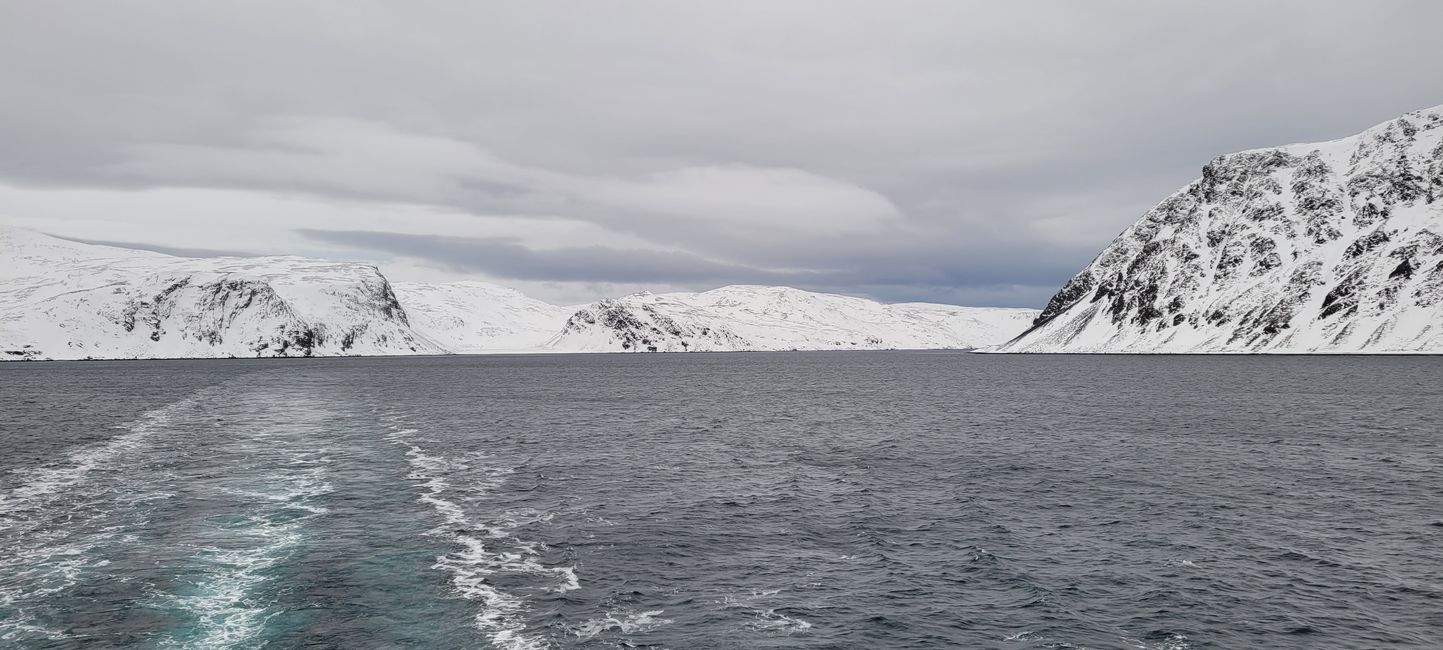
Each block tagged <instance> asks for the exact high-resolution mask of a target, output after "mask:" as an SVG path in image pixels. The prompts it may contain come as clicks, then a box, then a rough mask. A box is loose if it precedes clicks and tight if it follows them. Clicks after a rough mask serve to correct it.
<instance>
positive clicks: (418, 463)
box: [387, 416, 580, 650]
mask: <svg viewBox="0 0 1443 650" xmlns="http://www.w3.org/2000/svg"><path fill="white" fill-rule="evenodd" d="M390 419H392V420H393V421H399V420H400V418H399V417H395V416H392V417H391V418H390ZM392 428H393V429H394V431H393V432H392V433H390V434H389V435H388V436H387V439H389V440H390V441H391V442H393V443H395V444H397V445H402V446H404V447H405V448H406V460H407V462H408V463H409V464H410V467H411V472H410V473H409V474H408V475H407V478H408V479H410V480H412V481H415V482H417V483H418V484H419V485H420V487H421V488H422V489H423V490H424V492H422V494H421V495H420V496H419V497H417V501H419V502H420V503H424V504H427V505H429V506H431V508H432V509H433V510H435V512H436V514H438V515H439V516H440V517H441V520H442V524H441V525H440V526H437V527H436V528H434V529H432V530H430V531H427V533H426V534H427V535H429V536H432V537H437V538H440V539H445V540H447V541H449V542H451V543H452V545H453V547H454V548H453V550H452V551H451V552H449V553H446V554H445V555H441V556H438V557H437V558H436V564H435V565H433V568H436V569H441V570H444V571H446V572H447V573H448V574H449V575H450V576H451V586H452V588H454V589H455V591H456V594H457V595H458V596H460V597H461V598H464V599H466V600H471V601H476V602H478V603H480V609H479V611H478V612H477V613H476V617H475V620H474V622H475V625H476V627H477V628H478V629H479V630H481V631H482V632H483V633H485V634H486V635H487V637H488V638H489V639H490V640H491V642H492V643H494V644H496V645H497V646H499V647H502V648H508V649H512V650H530V649H534V648H544V647H548V646H549V644H548V643H547V641H546V640H545V639H543V638H541V637H538V636H535V635H529V634H526V624H525V621H524V620H523V615H524V613H525V612H526V610H527V609H528V607H527V603H526V600H525V599H524V598H522V597H520V596H517V595H515V594H511V593H507V592H505V591H502V590H500V589H497V588H496V587H495V586H493V585H492V584H490V582H489V578H490V576H492V575H494V574H496V573H499V572H506V573H522V574H528V575H534V576H538V577H541V578H544V579H546V580H548V581H550V582H551V583H552V585H551V586H550V587H549V588H550V589H551V590H553V591H558V592H561V591H570V590H572V589H577V588H579V586H580V585H579V584H578V581H577V577H576V570H575V567H548V566H545V565H543V564H541V562H540V561H539V560H538V555H539V552H538V548H537V547H538V546H539V545H538V544H537V543H535V542H525V541H522V540H519V539H516V538H515V536H514V535H513V532H514V531H515V529H516V528H517V527H519V526H521V525H524V524H526V523H531V522H534V521H536V520H537V519H538V518H537V517H530V518H527V517H520V516H516V515H517V513H506V515H504V516H503V517H500V518H498V519H497V520H494V521H485V522H483V521H477V520H474V519H472V518H471V517H470V516H468V515H467V513H466V509H465V508H464V507H463V506H462V505H461V503H463V502H465V501H466V500H468V499H466V498H465V497H458V496H456V495H457V494H464V495H466V496H469V497H475V496H480V495H484V494H486V493H488V492H491V491H493V490H495V489H496V488H497V487H499V486H500V485H501V484H502V483H503V482H504V481H505V480H506V478H507V476H509V475H510V474H512V473H513V472H514V470H513V469H512V468H506V467H496V466H488V465H483V464H481V462H482V461H485V460H486V457H485V456H481V455H471V456H468V457H466V458H463V459H451V458H446V457H442V456H437V455H432V454H429V453H427V452H426V451H425V450H424V449H423V448H422V447H421V446H420V445H418V444H416V441H415V439H416V434H417V430H416V429H409V428H403V427H401V426H398V425H393V426H392ZM457 479H464V481H465V485H464V486H460V487H458V486H455V485H453V481H455V480H457ZM458 501H460V502H458ZM544 517H545V515H542V516H541V518H543V519H544ZM505 546H509V547H510V548H512V549H514V550H502V548H503V547H505ZM493 547H494V548H493Z"/></svg>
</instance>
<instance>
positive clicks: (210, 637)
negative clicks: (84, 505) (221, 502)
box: [154, 466, 332, 648]
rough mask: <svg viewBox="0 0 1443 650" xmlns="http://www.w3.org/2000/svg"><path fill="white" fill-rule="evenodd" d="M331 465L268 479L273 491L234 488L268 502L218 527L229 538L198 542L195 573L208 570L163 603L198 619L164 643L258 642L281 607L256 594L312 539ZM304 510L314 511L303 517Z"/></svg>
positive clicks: (159, 603)
mask: <svg viewBox="0 0 1443 650" xmlns="http://www.w3.org/2000/svg"><path fill="white" fill-rule="evenodd" d="M324 470H325V468H324V467H323V466H315V467H311V468H309V469H306V470H303V471H301V472H298V473H296V474H292V475H285V474H280V475H274V476H271V477H269V478H268V479H267V480H266V484H267V485H270V486H278V487H277V488H276V489H272V490H268V491H251V490H232V491H231V492H232V493H233V494H237V495H240V496H249V497H253V498H255V497H258V498H256V501H258V502H259V503H260V504H261V507H260V508H258V509H256V510H254V511H253V512H251V513H249V514H248V515H247V516H246V517H245V518H244V519H242V520H240V521H238V522H236V523H235V524H234V525H231V526H227V527H225V528H223V529H220V530H218V531H216V532H218V533H220V535H219V537H220V540H218V541H223V542H224V543H225V545H224V546H221V545H216V546H202V547H198V548H196V549H195V551H194V553H193V555H192V556H191V560H190V565H191V566H190V567H188V571H187V573H188V574H193V575H197V576H200V577H199V579H198V581H196V582H195V585H194V589H190V590H186V591H184V592H175V593H166V594H159V595H157V596H156V597H155V599H154V600H155V604H156V605H157V606H160V607H162V608H164V609H167V610H170V611H172V612H175V613H178V614H180V615H181V616H183V617H184V618H185V619H186V620H188V621H190V624H189V625H188V626H186V628H185V629H184V630H182V631H180V632H178V633H176V634H173V635H172V636H171V637H170V638H168V639H165V640H164V641H162V642H161V645H162V646H164V647H185V648H230V647H235V646H237V645H246V644H249V643H254V642H256V641H257V639H258V638H259V637H260V636H261V634H262V633H263V632H264V631H265V626H266V623H267V621H269V620H270V619H271V618H272V617H273V616H275V615H276V614H278V613H280V611H279V610H276V609H275V608H274V607H273V606H272V604H271V603H269V602H267V601H266V600H264V599H262V598H257V597H256V594H257V592H258V591H260V590H261V589H262V588H263V587H264V586H265V585H267V584H268V583H269V582H271V580H272V577H271V575H270V572H271V570H272V569H274V568H275V567H276V566H277V565H279V564H281V563H282V562H284V561H286V560H288V559H290V558H291V557H292V556H293V555H294V553H295V552H296V550H298V549H299V548H300V547H301V546H303V544H304V543H305V541H306V535H305V527H306V525H307V523H308V522H309V520H311V519H314V518H315V517H318V516H321V515H324V514H325V513H326V512H327V510H326V509H325V508H324V507H322V506H321V505H319V504H318V500H320V499H321V498H323V497H324V496H325V495H327V494H330V493H331V491H332V487H331V484H330V483H328V482H326V481H325V479H324ZM296 512H303V513H306V514H304V515H301V516H299V517H297V516H294V513H296Z"/></svg>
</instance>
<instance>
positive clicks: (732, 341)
mask: <svg viewBox="0 0 1443 650" xmlns="http://www.w3.org/2000/svg"><path fill="white" fill-rule="evenodd" d="M1036 315H1037V311H1036V310H1032V309H988V308H969V307H954V306H949V305H933V304H925V303H902V304H891V305H888V304H883V303H879V302H875V301H872V300H867V299H864V298H853V297H850V296H840V295H835V294H825V293H812V292H810V291H801V290H799V289H791V288H787V287H761V286H745V285H738V286H729V287H722V288H720V289H714V290H712V291H705V292H702V293H667V294H650V293H642V294H634V295H630V296H625V297H622V298H615V299H608V300H602V301H599V302H596V303H592V304H590V305H587V306H586V307H583V308H582V309H580V310H578V311H577V312H576V313H575V314H574V315H572V316H571V318H570V320H568V321H567V322H566V325H565V328H564V329H563V330H562V332H561V333H560V334H559V335H557V336H556V337H555V338H553V339H551V341H550V342H549V343H548V344H547V347H549V348H551V349H554V350H562V351H597V352H611V351H615V352H620V351H634V352H646V351H659V352H681V351H740V350H759V351H760V350H878V349H938V348H953V349H963V348H974V347H980V346H984V345H994V344H997V343H1000V342H1002V341H1005V340H1007V339H1008V338H1010V337H1011V336H1013V335H1015V334H1016V333H1018V332H1020V331H1021V330H1022V329H1023V328H1025V327H1026V326H1027V324H1028V322H1030V321H1031V319H1032V318H1033V317H1034V316H1036Z"/></svg>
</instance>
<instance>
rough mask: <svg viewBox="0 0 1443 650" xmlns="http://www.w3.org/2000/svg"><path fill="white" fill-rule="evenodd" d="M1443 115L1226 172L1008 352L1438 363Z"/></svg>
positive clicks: (1193, 191)
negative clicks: (1378, 357) (1382, 357)
mask: <svg viewBox="0 0 1443 650" xmlns="http://www.w3.org/2000/svg"><path fill="white" fill-rule="evenodd" d="M1439 199H1443V107H1435V108H1431V109H1424V110H1421V111H1414V112H1411V113H1408V114H1406V115H1404V116H1402V117H1399V118H1396V119H1394V120H1389V121H1388V122H1384V123H1382V124H1379V125H1376V126H1374V127H1371V128H1369V129H1367V130H1365V131H1363V132H1361V133H1359V134H1357V135H1353V136H1349V137H1346V138H1340V139H1337V140H1332V141H1328V142H1323V143H1316V144H1308V143H1294V144H1289V145H1284V146H1281V147H1275V148H1263V149H1251V150H1247V151H1243V152H1238V153H1234V154H1226V155H1223V156H1219V157H1217V158H1215V159H1213V160H1212V161H1211V162H1209V163H1208V164H1207V165H1206V166H1205V167H1204V168H1203V172H1202V176H1201V177H1200V178H1198V179H1197V180H1194V181H1193V182H1192V183H1190V184H1188V185H1187V186H1185V187H1183V188H1182V189H1180V190H1178V191H1177V192H1174V193H1173V194H1172V195H1170V196H1168V197H1167V198H1166V199H1164V200H1163V201H1162V202H1160V203H1159V204H1158V205H1157V206H1156V207H1154V208H1152V209H1151V210H1149V211H1148V212H1146V213H1144V215H1143V216H1142V217H1141V218H1140V219H1138V221H1137V222H1135V223H1134V224H1132V225H1131V226H1129V227H1128V228H1127V229H1125V230H1124V231H1123V232H1122V233H1121V234H1119V235H1118V236H1117V237H1116V238H1115V239H1114V240H1113V241H1112V242H1111V243H1110V244H1109V245H1108V246H1107V247H1106V248H1104V249H1103V251H1102V252H1101V253H1099V254H1098V256H1097V257H1096V258H1095V259H1094V260H1093V261H1092V262H1091V263H1090V264H1089V265H1088V266H1087V267H1086V268H1084V269H1083V270H1082V271H1081V272H1079V273H1078V274H1077V275H1075V276H1074V277H1073V278H1072V279H1070V280H1069V281H1068V282H1067V283H1066V284H1064V285H1063V286H1062V288H1061V289H1059V290H1058V292H1057V293H1056V294H1054V295H1053V297H1052V299H1051V300H1049V301H1048V304H1047V306H1046V307H1045V308H1044V309H1043V311H1042V313H1041V314H1039V315H1038V317H1037V319H1036V320H1035V321H1034V323H1033V325H1032V327H1030V328H1029V329H1028V330H1027V331H1025V332H1023V333H1022V334H1020V335H1019V336H1017V337H1016V338H1015V339H1013V340H1011V341H1009V342H1007V343H1005V344H1003V345H1001V346H997V348H995V351H999V352H1108V353H1111V352H1125V353H1188V352H1192V353H1229V352H1231V353H1246V352H1280V353H1319V352H1321V353H1418V352H1443V234H1440V233H1443V201H1440V200H1439Z"/></svg>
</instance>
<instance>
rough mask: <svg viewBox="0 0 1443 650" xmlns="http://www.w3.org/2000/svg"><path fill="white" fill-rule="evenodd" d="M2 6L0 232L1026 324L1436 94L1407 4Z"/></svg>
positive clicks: (1441, 71)
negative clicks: (1252, 152)
mask: <svg viewBox="0 0 1443 650" xmlns="http://www.w3.org/2000/svg"><path fill="white" fill-rule="evenodd" d="M3 13H4V18H3V20H0V75H3V78H5V79H6V80H7V81H6V86H7V88H8V92H7V93H6V98H5V101H4V102H0V220H5V221H12V222H20V223H28V222H27V220H30V221H33V220H34V219H36V218H38V217H35V216H33V215H32V214H30V212H29V211H31V210H33V209H34V208H35V206H36V205H42V204H44V202H45V201H47V200H50V201H53V202H56V203H60V202H62V201H61V198H58V197H66V198H65V199H64V201H63V203H64V206H63V210H62V209H59V208H57V209H56V210H52V211H48V212H47V214H50V213H54V214H61V215H63V216H64V218H65V219H66V221H64V222H63V223H57V224H56V225H55V226H54V227H53V228H50V227H47V228H46V229H48V230H53V231H56V232H62V234H66V235H67V236H72V237H82V238H89V239H103V240H107V241H110V240H115V241H132V240H134V241H143V242H145V243H144V247H146V248H150V249H151V250H165V251H176V252H186V251H191V252H199V253H204V252H206V251H207V250H210V251H212V252H222V251H224V250H226V249H230V248H240V249H247V250H265V251H267V252H277V251H287V250H295V251H297V252H306V253H310V254H316V253H317V252H319V253H333V254H336V255H341V256H351V257H361V258H365V259H372V260H374V261H378V262H384V263H395V264H397V265H398V268H404V269H409V271H405V272H412V271H417V270H418V269H424V268H435V269H437V270H438V272H441V271H444V272H446V273H449V274H451V275H457V274H463V275H464V274H469V273H475V274H477V275H482V276H485V277H489V278H492V279H497V280H501V281H505V280H508V279H514V280H519V281H534V282H553V283H572V284H574V285H576V286H583V285H585V286H592V285H596V284H598V283H603V284H604V283H612V284H651V283H655V284H658V285H667V286H691V287H694V288H706V287H707V286H710V285H715V284H723V283H729V282H767V283H773V282H775V283H785V284H793V285H797V286H804V287H808V288H816V289H822V290H833V291H843V292H847V293H858V294H869V295H873V296H875V297H878V298H882V299H895V300H903V299H933V300H948V301H968V302H974V303H977V304H1006V305H1031V306H1037V305H1039V304H1041V303H1042V302H1043V301H1045V299H1046V297H1047V295H1048V293H1050V291H1051V289H1052V288H1054V287H1056V286H1057V285H1059V284H1060V283H1061V282H1062V281H1064V280H1065V279H1066V278H1067V277H1068V276H1069V275H1071V273H1072V272H1073V271H1075V270H1076V269H1078V268H1080V267H1081V266H1082V265H1084V264H1085V263H1086V262H1087V261H1088V259H1090V258H1091V257H1092V255H1093V254H1094V253H1095V252H1096V251H1097V250H1099V249H1100V248H1101V247H1102V246H1103V245H1104V244H1105V243H1106V242H1107V241H1108V240H1109V239H1110V238H1111V237H1112V236H1113V235H1114V234H1115V233H1116V232H1118V231H1119V230H1120V229H1122V228H1123V227H1124V226H1126V225H1127V224H1128V223H1130V222H1131V221H1132V220H1133V219H1135V218H1136V217H1137V216H1138V215H1139V214H1140V213H1141V212H1142V211H1143V210H1145V209H1146V208H1147V207H1149V206H1150V205H1152V204H1153V203H1156V202H1157V201H1158V200H1160V199H1161V198H1163V197H1164V196H1166V195H1167V194H1168V193H1170V192H1172V191H1173V190H1174V189H1176V188H1177V187H1179V186H1181V185H1183V184H1184V183H1186V182H1187V181H1188V180H1190V179H1191V178H1193V177H1194V176H1196V175H1197V170H1198V168H1199V167H1201V165H1202V164H1203V163H1205V162H1206V161H1207V160H1209V159H1211V158H1212V157H1214V156H1216V155H1217V154H1220V153H1225V152H1229V151H1235V150H1239V149H1246V148H1254V147H1262V146H1269V145H1275V144H1282V143H1287V142H1294V141H1311V140H1326V139H1332V138H1336V137H1341V136H1344V135H1348V134H1351V133H1354V132H1357V131H1359V130H1361V129H1363V128H1365V127H1367V126H1370V125H1372V124H1374V123H1376V122H1380V121H1383V120H1386V119H1389V118H1391V117H1394V116H1396V115H1398V114H1401V113H1403V112H1406V111H1408V110H1412V109H1416V108H1422V107H1425V106H1430V105H1434V104H1438V103H1440V102H1443V90H1440V89H1443V66H1440V65H1436V64H1434V63H1433V62H1434V61H1435V60H1436V59H1437V40H1438V37H1437V26H1438V25H1440V24H1443V4H1440V3H1437V2H1433V1H1431V0H1417V1H1410V0H1388V1H1383V2H1370V3H1357V2H1344V1H1328V0H1278V1H1275V2H1266V3H1259V2H1253V1H1250V0H1248V1H1245V0H1221V1H1208V2H1203V1H1197V2H1168V3H1155V2H1142V1H1140V0H1139V1H1135V2H1120V1H1112V0H1102V1H1098V2H1087V3H1080V2H1071V1H1061V0H1059V1H1052V2H1028V3H1004V2H995V3H980V2H978V3H973V2H950V1H936V2H932V1H921V0H908V1H904V2H861V1H846V0H843V1H821V0H818V1H807V0H799V1H796V2H786V3H776V2H716V3H674V2H662V1H660V0H658V1H655V2H640V1H632V2H609V3H574V2H559V1H557V2H553V1H550V0H541V1H538V2H526V3H501V2H445V1H441V0H419V1H418V2H408V3H390V2H381V1H379V0H376V1H371V0H352V1H347V2H315V3H300V4H297V3H283V2H279V1H270V0H262V1H259V2H251V3H245V4H244V5H233V6H228V7H226V8H225V10H224V11H219V10H217V8H216V7H214V6H204V5H202V4H197V3H187V2H178V1H159V0H154V1H151V0H146V1H131V0H117V1H115V2H106V3H89V4H84V5H80V4H71V3H59V2H57V3H28V4H21V3H14V4H12V5H11V6H9V7H7V8H6V9H5V10H4V12H3ZM108 190H109V191H115V192H118V193H116V194H108V195H101V194H93V196H92V193H95V192H103V191H108ZM170 190H177V191H179V190H185V191H184V192H179V193H178V194H176V196H178V197H179V198H177V199H175V200H173V201H172V200H170V199H167V200H166V201H161V202H160V203H162V204H163V207H164V208H165V210H164V211H163V212H157V211H155V210H153V209H152V208H153V207H154V206H153V204H152V203H146V204H145V205H144V208H145V209H139V208H137V209H135V210H131V211H128V212H122V211H120V210H118V209H117V205H118V204H119V203H121V202H123V201H124V200H125V198H126V197H127V196H139V195H141V194H142V193H144V192H147V191H149V192H156V191H170ZM237 192H243V193H255V194H266V195H274V196H282V197H287V199H286V200H287V201H289V203H287V204H286V205H287V206H288V209H290V208H294V210H293V211H292V212H287V216H286V217H285V218H284V219H275V218H272V219H269V220H266V219H257V218H251V217H249V216H247V215H236V214H235V211H234V210H221V209H219V207H220V204H219V203H218V202H220V201H228V200H230V199H233V198H234V197H235V196H236V193H237ZM21 195H23V197H22V196H21ZM76 196H82V198H83V199H84V200H81V199H77V198H75V197H76ZM166 196H170V195H166ZM7 197H8V198H7ZM308 206H311V207H308ZM393 207H394V209H395V210H394V211H395V214H396V216H395V217H394V218H391V219H389V220H387V219H384V218H378V217H375V216H374V215H376V214H384V213H385V212H386V211H387V210H390V209H392V208H393ZM418 209H419V210H434V211H435V212H436V214H438V215H441V216H435V217H431V216H427V214H426V213H424V212H418ZM221 214H224V215H225V216H223V217H222V216H217V215H221ZM362 214H364V215H366V216H364V218H363V216H362ZM456 215H460V216H463V217H468V218H470V219H471V221H470V222H458V221H457V219H456V218H453V217H454V216H456ZM277 221H287V222H288V223H284V224H281V223H277ZM106 223H110V224H112V225H117V226H118V225H123V224H134V225H135V228H134V232H133V234H132V233H130V232H126V231H125V230H124V229H123V228H119V227H113V228H107V229H104V233H103V234H102V233H100V232H98V228H99V226H98V225H97V224H106ZM528 223H530V224H534V225H535V227H534V228H527V227H526V224H528ZM518 224H520V225H518ZM181 233H185V234H184V236H182V234H181ZM587 238H591V239H595V240H596V241H594V242H583V243H581V244H578V243H577V240H578V239H582V240H584V239H587ZM317 246H322V247H329V248H323V249H321V250H320V251H317V250H316V248H315V247H317ZM398 272H400V271H398Z"/></svg>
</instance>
